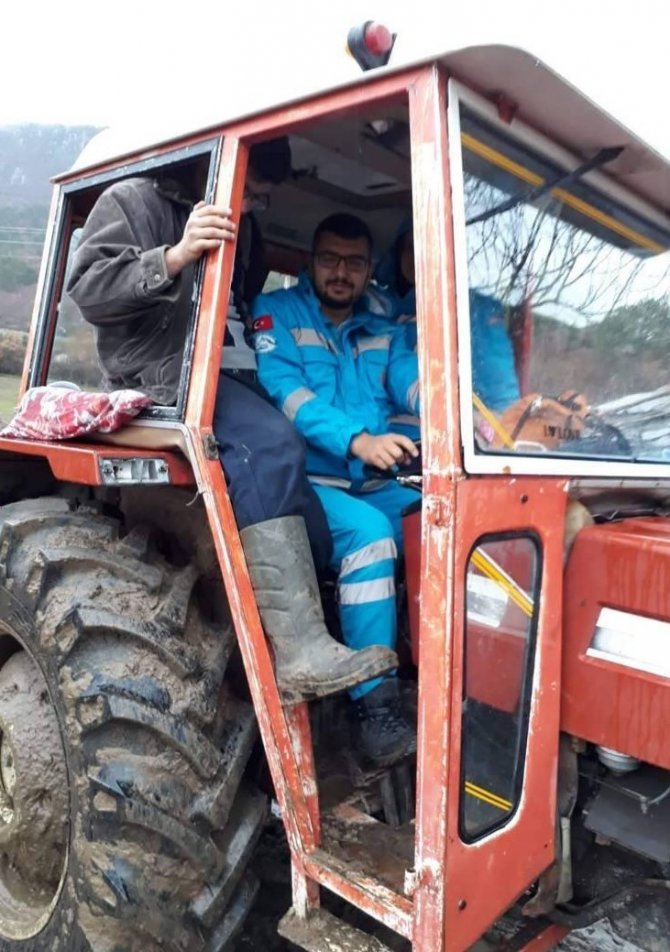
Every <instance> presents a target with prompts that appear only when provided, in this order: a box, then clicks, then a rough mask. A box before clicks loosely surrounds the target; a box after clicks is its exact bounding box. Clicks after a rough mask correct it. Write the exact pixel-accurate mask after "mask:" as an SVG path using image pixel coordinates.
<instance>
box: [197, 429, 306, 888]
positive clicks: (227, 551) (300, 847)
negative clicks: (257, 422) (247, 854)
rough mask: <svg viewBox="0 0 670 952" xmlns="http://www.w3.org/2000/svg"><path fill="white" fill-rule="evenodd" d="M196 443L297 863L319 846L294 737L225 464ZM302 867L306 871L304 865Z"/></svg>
mask: <svg viewBox="0 0 670 952" xmlns="http://www.w3.org/2000/svg"><path fill="white" fill-rule="evenodd" d="M193 441H194V446H195V454H196V460H195V472H196V475H197V479H198V488H199V490H200V492H201V493H202V498H203V500H204V503H205V507H206V510H207V516H208V519H209V525H210V529H211V532H212V536H213V539H214V544H215V547H216V552H217V556H218V559H219V565H220V567H221V573H222V576H223V581H224V583H225V586H226V594H227V596H228V602H229V605H230V611H231V615H232V619H233V624H234V625H235V631H236V634H237V639H238V642H239V645H240V651H241V653H242V661H243V663H244V668H245V671H246V674H247V679H248V682H249V690H250V692H251V697H252V701H253V704H254V708H255V711H256V717H257V718H258V724H259V727H260V730H261V736H262V738H263V745H264V747H265V753H266V755H267V758H268V765H269V767H270V773H271V774H272V781H273V783H274V787H275V792H276V794H277V800H278V801H279V806H280V808H281V810H282V815H283V818H284V825H285V827H286V833H287V836H288V841H289V846H290V848H291V853H292V856H293V859H294V862H295V861H297V860H300V859H301V858H302V857H303V856H304V854H305V853H306V852H308V851H309V852H311V851H313V850H314V849H315V848H316V846H317V842H316V831H315V829H314V824H313V822H312V817H311V813H310V807H309V804H308V802H307V799H306V798H305V791H304V788H303V782H302V778H301V776H300V767H299V762H298V758H297V757H296V754H295V750H294V747H293V736H292V734H291V731H290V730H289V726H288V723H287V719H286V715H285V712H284V708H283V705H282V701H281V698H280V696H279V691H278V690H277V683H276V681H275V677H274V671H273V667H272V659H271V657H270V650H269V647H268V644H267V642H266V640H265V635H264V633H263V628H262V626H261V620H260V617H259V614H258V609H257V607H256V601H255V598H254V592H253V588H252V586H251V579H250V578H249V572H248V570H247V565H246V562H245V559H244V552H243V550H242V543H241V541H240V538H239V534H238V531H237V525H236V523H235V516H234V515H233V510H232V506H231V504H230V498H229V496H228V492H227V489H226V481H225V478H224V475H223V469H222V468H221V463H220V462H219V460H218V458H217V459H216V460H210V459H208V458H207V456H206V453H205V447H204V444H203V443H202V441H201V440H200V438H199V432H198V431H197V430H194V432H193ZM299 868H300V870H301V871H303V872H304V870H303V866H302V863H300V865H299Z"/></svg>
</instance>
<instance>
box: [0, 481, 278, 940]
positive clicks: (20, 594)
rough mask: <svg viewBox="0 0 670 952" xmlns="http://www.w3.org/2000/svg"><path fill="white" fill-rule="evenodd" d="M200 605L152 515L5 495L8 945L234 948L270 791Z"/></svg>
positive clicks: (0, 545)
mask: <svg viewBox="0 0 670 952" xmlns="http://www.w3.org/2000/svg"><path fill="white" fill-rule="evenodd" d="M200 601H201V600H200V598H199V585H198V581H197V573H196V571H195V570H194V569H193V568H192V567H182V568H176V567H174V566H172V565H170V564H168V563H167V562H166V560H165V559H164V558H162V557H161V555H160V554H159V553H158V551H157V549H156V547H155V545H154V541H153V539H152V535H151V533H150V532H149V530H145V529H141V528H140V529H133V530H132V531H131V532H130V533H129V534H127V535H125V536H123V535H122V533H121V531H120V525H119V522H118V521H117V520H116V519H114V518H110V517H107V516H104V515H102V514H101V513H100V512H99V511H97V510H96V509H95V508H93V507H91V508H86V507H81V508H73V507H72V505H69V504H68V503H67V502H66V501H65V500H63V499H60V498H44V499H32V500H26V501H23V502H18V503H13V504H11V505H7V506H4V507H1V508H0V952H159V950H160V952H224V950H228V949H230V948H232V946H233V943H234V936H235V934H236V932H237V931H238V929H239V927H240V925H241V924H242V922H243V920H244V918H245V916H246V913H247V912H248V910H249V907H250V905H251V903H252V902H253V899H254V895H255V888H256V883H255V880H254V878H253V875H252V874H251V873H250V872H248V871H247V864H248V860H249V858H250V855H251V852H252V850H253V847H254V845H255V842H256V839H257V837H258V835H259V833H260V831H261V828H262V826H263V823H264V821H265V817H266V798H265V797H264V796H263V795H261V794H260V793H259V792H258V791H257V790H255V789H254V788H253V787H252V786H250V785H249V784H248V782H247V780H246V779H245V776H244V774H245V769H246V767H247V763H248V759H249V756H250V753H251V750H252V747H253V745H254V742H255V738H256V722H255V716H254V712H253V708H252V707H251V706H250V705H249V704H248V703H245V702H243V701H241V700H239V699H238V698H237V697H236V695H235V694H234V693H233V691H232V690H231V689H229V687H228V685H227V683H226V680H225V673H226V667H227V662H228V660H229V657H230V654H231V652H232V650H233V647H234V637H233V632H232V629H231V626H230V624H225V623H223V624H222V623H221V622H220V621H219V622H217V621H215V617H216V615H215V613H214V612H213V611H211V610H210V611H206V610H205V609H207V608H208V606H207V605H202V604H200ZM202 601H203V602H204V599H202Z"/></svg>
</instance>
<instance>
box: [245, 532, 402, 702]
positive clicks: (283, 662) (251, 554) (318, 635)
mask: <svg viewBox="0 0 670 952" xmlns="http://www.w3.org/2000/svg"><path fill="white" fill-rule="evenodd" d="M240 537H241V539H242V545H243V547H244V554H245V557H246V561H247V566H248V568H249V574H250V576H251V581H252V584H253V587H254V592H255V594H256V603H257V605H258V610H259V612H260V616H261V620H262V622H263V627H264V629H265V633H266V635H267V637H268V639H269V640H270V643H271V645H272V648H273V651H274V656H275V673H276V678H277V685H278V687H279V689H280V690H281V691H282V692H283V693H284V694H285V695H286V696H288V698H291V699H292V698H302V699H308V698H314V697H323V696H324V695H327V694H337V693H338V692H339V691H346V690H347V689H348V688H351V687H353V686H354V685H355V684H360V683H361V682H362V681H368V680H369V679H370V678H376V677H379V676H380V675H381V674H384V673H385V672H387V671H391V670H392V669H393V668H396V667H397V665H398V657H397V655H396V653H395V651H392V650H391V649H390V648H386V647H384V646H382V645H374V646H373V647H370V648H363V649H362V650H360V651H352V650H351V649H350V648H347V647H345V646H344V645H342V644H340V643H339V642H338V641H335V639H334V638H331V636H330V634H329V633H328V629H327V628H326V624H325V622H324V619H323V609H322V607H321V596H320V594H319V586H318V583H317V580H316V573H315V571H314V562H313V561H312V553H311V551H310V547H309V541H308V538H307V531H306V529H305V523H304V520H303V519H302V517H301V516H284V517H283V518H281V519H270V520H269V521H267V522H260V523H257V524H256V525H254V526H249V527H248V528H247V529H243V530H242V532H241V533H240Z"/></svg>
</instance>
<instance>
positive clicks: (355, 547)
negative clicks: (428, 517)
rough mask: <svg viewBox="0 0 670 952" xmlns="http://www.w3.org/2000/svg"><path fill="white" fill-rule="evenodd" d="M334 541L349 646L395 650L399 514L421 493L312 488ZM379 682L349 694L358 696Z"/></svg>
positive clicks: (400, 489) (334, 564)
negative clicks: (373, 646)
mask: <svg viewBox="0 0 670 952" xmlns="http://www.w3.org/2000/svg"><path fill="white" fill-rule="evenodd" d="M314 488H315V490H316V492H317V494H318V496H319V499H320V500H321V502H322V504H323V508H324V509H325V511H326V517H327V519H328V525H329V526H330V531H331V534H332V538H333V555H332V559H331V562H330V567H331V569H333V570H334V571H335V572H337V576H338V598H339V609H340V624H341V627H342V636H343V638H344V641H345V644H346V645H348V647H349V648H354V649H355V650H359V649H361V648H367V647H369V646H370V645H385V646H387V647H389V648H395V644H396V636H397V614H396V598H395V569H396V559H397V556H398V553H400V552H402V519H401V512H402V510H403V509H405V507H406V506H409V505H410V504H411V503H413V502H416V500H417V494H416V493H415V492H413V490H411V489H405V488H404V487H403V486H399V485H398V484H397V483H395V482H392V481H389V483H388V484H387V485H385V486H383V487H382V488H380V489H375V490H373V491H372V492H354V491H353V490H344V489H335V488H333V487H332V486H320V485H318V484H314ZM380 681H381V679H380V678H375V679H374V680H372V681H366V682H365V683H364V684H358V685H356V687H355V688H353V689H352V690H351V691H350V694H351V697H353V698H360V697H363V696H364V695H365V694H367V693H368V692H369V691H371V690H372V689H373V688H375V687H377V685H378V684H379V683H380Z"/></svg>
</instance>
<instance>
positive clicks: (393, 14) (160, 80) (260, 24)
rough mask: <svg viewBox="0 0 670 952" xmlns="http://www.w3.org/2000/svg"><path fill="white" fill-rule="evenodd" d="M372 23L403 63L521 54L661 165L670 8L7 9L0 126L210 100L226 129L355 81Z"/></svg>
mask: <svg viewBox="0 0 670 952" xmlns="http://www.w3.org/2000/svg"><path fill="white" fill-rule="evenodd" d="M436 8H437V9H439V10H441V11H442V12H439V13H438V12H436ZM367 19H380V20H382V21H383V22H384V23H386V24H387V25H388V26H389V27H390V28H391V29H393V30H394V31H396V32H397V33H398V35H399V36H398V41H397V44H396V51H395V56H394V59H395V60H396V61H398V62H400V61H404V60H410V59H412V58H416V57H418V56H423V55H425V54H426V53H430V52H433V51H438V50H442V51H444V50H448V49H454V48H458V47H461V46H465V45H470V44H473V43H477V44H479V43H487V42H498V43H508V44H511V45H515V46H521V47H524V48H526V49H528V50H530V51H532V52H534V53H536V54H537V55H538V57H539V58H540V59H543V60H544V61H545V62H547V63H548V64H549V65H550V66H552V67H553V68H555V69H557V70H558V71H559V72H561V73H562V74H563V75H565V76H566V77H567V78H568V79H570V80H571V81H572V82H573V83H575V84H576V85H579V86H580V87H581V88H583V89H584V90H585V91H586V92H587V93H588V94H589V95H590V96H591V98H593V99H595V100H596V101H597V102H599V103H600V104H602V105H603V106H605V107H606V108H607V109H608V110H609V111H610V112H613V113H615V114H616V115H617V117H618V118H620V119H621V120H622V121H623V122H624V123H625V124H627V125H628V126H630V127H631V128H632V129H633V130H634V131H635V132H637V133H638V134H639V135H641V136H642V137H643V138H644V139H646V140H647V141H648V142H649V143H650V144H652V145H654V146H655V147H656V148H657V149H659V150H660V151H661V152H664V153H665V154H666V155H668V156H670V119H669V118H668V102H667V100H668V89H669V85H670V84H669V83H668V71H669V69H670V62H669V61H670V40H669V38H670V0H636V2H635V3H630V2H627V0H609V2H607V0H578V2H576V0H561V2H556V0H554V2H552V3H549V2H547V0H497V2H492V0H464V2H462V3H459V2H458V0H405V2H399V0H369V2H366V0H293V2H292V0H283V2H282V0H216V2H211V0H210V2H205V0H186V2H184V3H183V4H178V3H175V2H174V0H172V2H171V3H168V2H160V3H158V2H155V0H114V2H110V3H101V2H100V0H98V2H97V3H96V2H92V0H53V2H51V3H50V4H45V3H43V2H40V3H39V4H38V3H37V2H36V0H12V2H11V7H10V4H9V3H5V4H3V12H2V13H0V24H1V25H2V29H1V31H0V43H1V54H0V124H9V123H19V122H45V123H92V124H95V125H110V124H112V125H118V124H123V123H130V124H132V125H138V124H139V125H143V124H145V123H146V124H148V125H154V124H158V125H162V124H163V121H164V120H165V119H166V118H167V117H168V116H170V115H171V114H173V115H177V116H179V117H180V118H181V117H185V116H197V115H198V114H199V112H202V114H205V113H208V114H211V108H210V106H211V104H212V103H215V102H216V100H217V98H220V99H221V100H222V101H223V102H224V103H226V105H225V106H224V107H223V108H222V114H224V115H225V114H229V113H231V112H237V111H238V103H239V105H240V109H241V110H243V109H246V108H247V107H258V106H262V105H264V104H271V103H272V102H273V101H275V102H276V101H278V100H280V99H284V98H289V97H293V96H296V95H300V94H301V92H302V91H307V90H313V89H315V88H318V87H320V86H325V85H329V84H331V83H334V82H338V81H340V80H343V79H346V78H347V77H349V76H352V75H353V74H354V70H355V67H354V64H353V63H352V62H351V60H350V59H349V58H348V57H346V56H345V54H344V45H345V40H346V33H347V28H348V27H349V26H351V25H353V24H354V23H357V22H361V21H363V20H367ZM205 103H206V104H207V108H206V109H205V110H203V105H204V104H205ZM231 104H232V105H231Z"/></svg>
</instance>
